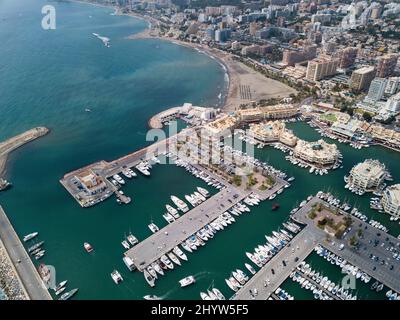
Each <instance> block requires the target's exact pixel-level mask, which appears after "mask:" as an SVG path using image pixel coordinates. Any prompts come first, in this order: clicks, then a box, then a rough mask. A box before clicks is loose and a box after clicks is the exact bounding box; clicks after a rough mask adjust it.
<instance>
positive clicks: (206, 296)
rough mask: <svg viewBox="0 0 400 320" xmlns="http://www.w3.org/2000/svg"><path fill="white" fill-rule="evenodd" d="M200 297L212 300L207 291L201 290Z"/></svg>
mask: <svg viewBox="0 0 400 320" xmlns="http://www.w3.org/2000/svg"><path fill="white" fill-rule="evenodd" d="M200 297H201V299H202V300H211V298H210V297H209V296H208V294H207V293H204V292H200Z"/></svg>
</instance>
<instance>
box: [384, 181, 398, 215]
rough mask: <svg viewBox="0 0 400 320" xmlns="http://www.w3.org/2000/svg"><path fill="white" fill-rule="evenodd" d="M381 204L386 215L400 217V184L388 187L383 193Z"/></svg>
mask: <svg viewBox="0 0 400 320" xmlns="http://www.w3.org/2000/svg"><path fill="white" fill-rule="evenodd" d="M381 203H382V206H383V209H384V210H385V212H386V213H388V214H390V215H392V216H395V217H400V184H395V185H392V186H390V187H387V188H386V189H385V191H384V192H383V196H382V200H381Z"/></svg>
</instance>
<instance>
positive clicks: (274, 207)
mask: <svg viewBox="0 0 400 320" xmlns="http://www.w3.org/2000/svg"><path fill="white" fill-rule="evenodd" d="M279 207H280V205H279V203H277V202H275V203H274V204H273V205H272V210H273V211H275V210H278V209H279Z"/></svg>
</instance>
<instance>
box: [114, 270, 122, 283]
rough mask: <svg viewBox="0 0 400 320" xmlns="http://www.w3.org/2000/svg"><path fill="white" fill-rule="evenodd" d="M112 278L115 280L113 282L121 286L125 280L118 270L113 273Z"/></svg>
mask: <svg viewBox="0 0 400 320" xmlns="http://www.w3.org/2000/svg"><path fill="white" fill-rule="evenodd" d="M111 278H112V279H113V281H114V282H115V283H116V284H119V283H120V282H122V281H123V280H124V279H123V278H122V276H121V274H120V273H119V272H118V271H117V270H114V271H113V272H111Z"/></svg>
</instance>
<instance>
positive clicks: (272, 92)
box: [69, 0, 297, 112]
mask: <svg viewBox="0 0 400 320" xmlns="http://www.w3.org/2000/svg"><path fill="white" fill-rule="evenodd" d="M69 1H71V2H79V3H86V4H91V5H94V6H101V7H105V8H111V9H114V10H115V11H114V13H113V15H116V16H128V17H132V18H136V19H141V20H144V21H146V22H148V25H147V27H146V28H145V29H144V30H143V31H141V32H139V33H134V34H132V35H130V36H127V37H126V39H129V40H145V39H156V40H162V41H168V42H170V43H173V44H175V45H180V46H184V47H186V48H190V49H193V50H196V51H197V52H199V53H202V54H205V55H207V56H208V57H210V58H211V59H213V60H215V61H217V62H218V63H219V64H220V65H221V66H222V68H223V69H224V72H225V76H224V81H225V82H226V84H224V88H223V89H222V92H221V97H220V100H219V103H218V104H217V107H219V108H221V109H222V110H224V111H226V112H230V111H235V110H237V109H239V108H240V107H241V106H242V105H250V104H253V103H255V102H258V101H260V100H267V99H270V98H278V99H281V98H285V97H288V96H289V95H290V94H292V93H297V91H296V90H295V89H293V88H291V87H289V86H287V85H285V84H284V83H281V82H279V81H276V80H273V79H270V78H267V77H266V76H264V75H262V74H261V73H259V72H257V71H255V70H253V69H251V68H250V67H248V66H246V65H245V64H243V63H241V62H239V61H235V60H234V55H232V54H230V53H227V52H224V51H221V50H219V49H216V48H210V47H208V46H205V45H201V44H197V43H191V42H186V41H182V40H178V39H174V38H170V37H166V36H160V35H159V34H158V32H157V31H154V29H153V28H152V26H153V25H158V24H159V23H160V21H158V20H157V19H155V18H153V17H150V16H147V15H142V14H140V13H137V12H126V13H125V12H122V11H121V10H120V8H118V7H116V6H113V5H104V4H100V3H97V2H93V1H90V0H88V1H84V0H69Z"/></svg>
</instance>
